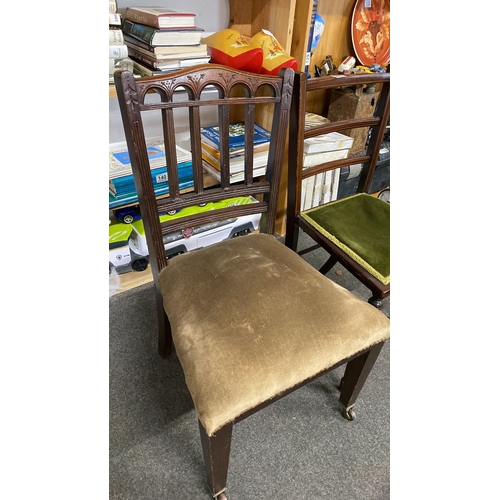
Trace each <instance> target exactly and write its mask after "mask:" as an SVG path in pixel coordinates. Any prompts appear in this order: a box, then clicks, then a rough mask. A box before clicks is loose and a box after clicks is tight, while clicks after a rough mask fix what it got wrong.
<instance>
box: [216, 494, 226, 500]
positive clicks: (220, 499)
mask: <svg viewBox="0 0 500 500" xmlns="http://www.w3.org/2000/svg"><path fill="white" fill-rule="evenodd" d="M215 500H227V496H226V494H225V493H220V494H219V495H217V498H216V499H215Z"/></svg>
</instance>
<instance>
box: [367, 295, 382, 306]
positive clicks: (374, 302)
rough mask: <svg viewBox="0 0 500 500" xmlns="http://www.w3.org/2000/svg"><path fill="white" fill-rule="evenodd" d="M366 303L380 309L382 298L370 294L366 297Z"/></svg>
mask: <svg viewBox="0 0 500 500" xmlns="http://www.w3.org/2000/svg"><path fill="white" fill-rule="evenodd" d="M368 304H371V305H372V306H374V307H376V308H377V309H380V308H381V307H382V299H381V298H380V297H376V296H375V295H372V296H371V297H370V298H369V299H368Z"/></svg>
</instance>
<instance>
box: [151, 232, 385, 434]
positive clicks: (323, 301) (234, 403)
mask: <svg viewBox="0 0 500 500" xmlns="http://www.w3.org/2000/svg"><path fill="white" fill-rule="evenodd" d="M159 282H160V288H161V290H162V294H163V296H164V297H165V300H164V305H165V310H166V311H167V315H168V317H169V319H170V324H171V325H172V334H173V338H174V344H175V349H176V352H177V355H178V357H179V360H180V362H181V364H182V367H183V369H184V373H185V376H186V383H187V386H188V388H189V391H190V393H191V396H192V397H193V401H194V404H195V407H196V411H197V414H198V418H199V419H200V421H201V423H202V425H203V426H204V427H205V429H206V430H207V433H208V434H209V435H212V434H214V433H215V432H216V431H217V430H218V429H220V428H221V427H222V426H224V425H225V424H227V423H229V422H231V421H233V420H235V419H236V418H237V417H239V416H240V415H242V414H244V413H246V412H247V411H249V410H251V409H252V408H255V407H257V406H258V405H260V404H262V403H263V402H265V401H267V400H270V399H272V398H274V397H275V396H276V395H278V394H280V393H282V392H284V391H286V390H288V389H291V388H292V387H294V386H296V385H297V384H300V383H301V382H303V381H304V380H307V379H310V378H312V377H314V376H315V375H317V374H318V373H322V372H324V371H325V370H327V369H328V368H331V367H333V366H334V365H336V364H337V363H338V362H339V361H341V360H344V359H345V358H348V357H350V356H352V355H353V354H356V353H358V352H361V351H363V350H365V349H367V348H369V347H372V346H373V345H375V344H377V343H379V342H381V341H383V340H385V339H387V337H388V335H389V325H388V321H387V318H386V317H385V316H384V315H383V314H381V313H379V312H378V311H376V310H375V309H374V308H373V307H372V306H371V305H369V304H368V303H366V302H364V301H362V300H360V299H358V298H357V297H355V296H354V295H352V294H351V293H350V292H348V291H347V290H345V289H344V288H342V287H340V286H338V285H336V284H335V283H333V282H332V281H331V280H329V279H328V278H326V277H324V276H323V275H322V274H320V273H319V272H317V271H316V270H315V269H314V268H312V267H311V266H310V265H309V264H308V263H307V262H305V261H304V260H303V259H302V258H301V257H299V256H298V255H297V254H296V253H294V252H293V251H291V250H290V249H288V248H287V247H286V246H284V245H283V244H281V243H280V242H278V241H277V240H276V238H274V237H273V236H271V235H268V234H256V233H253V234H251V235H248V236H246V237H243V238H237V239H234V240H228V241H225V242H223V243H220V244H219V245H217V246H212V247H207V248H204V249H203V250H201V251H198V252H192V253H187V254H184V255H181V256H179V258H175V259H172V262H171V263H170V264H169V265H168V266H167V267H166V268H164V269H163V271H162V272H161V273H160V276H159ZM171 290H174V292H173V293H171V292H170V291H171ZM257 290H262V292H261V293H257V294H256V291H257Z"/></svg>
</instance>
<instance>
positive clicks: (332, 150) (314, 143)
mask: <svg viewBox="0 0 500 500" xmlns="http://www.w3.org/2000/svg"><path fill="white" fill-rule="evenodd" d="M329 122H330V120H329V119H328V118H325V117H324V116H321V115H317V114H315V113H308V112H307V113H306V116H305V128H306V130H307V129H308V128H311V127H315V126H318V125H322V124H325V123H329ZM353 141H354V139H353V138H352V137H349V136H348V135H344V134H341V133H339V132H330V133H328V134H322V135H318V136H316V137H311V138H309V139H305V140H304V163H303V169H304V170H305V169H307V168H311V167H314V166H315V165H320V164H322V163H326V162H329V161H334V160H340V159H342V158H347V157H348V155H349V149H350V148H351V146H352V144H353ZM339 178H340V168H337V169H335V170H328V171H327V172H322V173H320V174H316V175H312V176H311V177H307V178H306V179H303V181H302V197H301V206H300V209H301V211H303V210H307V209H309V208H313V207H317V206H318V205H323V204H325V203H328V202H330V201H334V200H336V199H337V195H338V189H339Z"/></svg>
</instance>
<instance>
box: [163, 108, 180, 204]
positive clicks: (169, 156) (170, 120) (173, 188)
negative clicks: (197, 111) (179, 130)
mask: <svg viewBox="0 0 500 500" xmlns="http://www.w3.org/2000/svg"><path fill="white" fill-rule="evenodd" d="M162 121H163V140H164V144H165V158H166V162H167V173H168V191H169V194H170V197H171V198H172V199H177V198H179V194H180V190H179V175H178V172H177V154H176V148H175V147H173V148H172V147H168V146H167V145H168V144H175V143H176V138H175V125H174V110H173V109H162Z"/></svg>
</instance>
